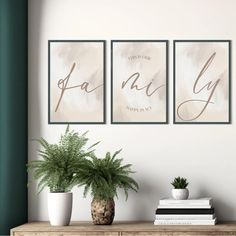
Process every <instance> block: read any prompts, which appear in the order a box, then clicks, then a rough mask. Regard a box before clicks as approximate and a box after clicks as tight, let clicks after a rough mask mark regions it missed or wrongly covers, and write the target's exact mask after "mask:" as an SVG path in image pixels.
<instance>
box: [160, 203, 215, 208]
mask: <svg viewBox="0 0 236 236" xmlns="http://www.w3.org/2000/svg"><path fill="white" fill-rule="evenodd" d="M211 207H212V206H211V205H183V204H178V205H158V207H157V208H159V209H180V208H184V209H194V208H195V209H196V208H198V209H210V208H211Z"/></svg>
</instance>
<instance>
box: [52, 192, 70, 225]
mask: <svg viewBox="0 0 236 236" xmlns="http://www.w3.org/2000/svg"><path fill="white" fill-rule="evenodd" d="M72 202H73V195H72V193H71V192H69V193H48V215H49V221H50V224H51V225H54V226H65V225H69V224H70V218H71V212H72Z"/></svg>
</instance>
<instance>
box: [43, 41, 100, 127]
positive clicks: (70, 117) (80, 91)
mask: <svg viewBox="0 0 236 236" xmlns="http://www.w3.org/2000/svg"><path fill="white" fill-rule="evenodd" d="M48 51H49V59H48V64H49V65H48V66H49V85H48V89H49V101H48V102H49V106H48V107H49V112H48V113H49V117H48V122H49V123H50V124H57V123H58V124H62V123H75V124H99V123H100V124H102V123H105V41H103V40H49V42H48Z"/></svg>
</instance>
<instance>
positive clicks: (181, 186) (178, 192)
mask: <svg viewBox="0 0 236 236" xmlns="http://www.w3.org/2000/svg"><path fill="white" fill-rule="evenodd" d="M171 184H172V185H173V186H174V189H172V196H173V198H174V199H176V200H185V199H188V196H189V191H188V189H187V186H188V181H187V179H185V178H181V177H180V176H179V177H176V178H175V179H174V181H173V182H172V183H171Z"/></svg>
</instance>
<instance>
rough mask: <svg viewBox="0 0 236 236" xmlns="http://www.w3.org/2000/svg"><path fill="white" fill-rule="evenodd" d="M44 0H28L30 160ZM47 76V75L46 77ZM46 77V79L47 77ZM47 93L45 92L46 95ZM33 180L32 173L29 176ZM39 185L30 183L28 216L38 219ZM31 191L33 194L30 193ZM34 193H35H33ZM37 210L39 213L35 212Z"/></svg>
mask: <svg viewBox="0 0 236 236" xmlns="http://www.w3.org/2000/svg"><path fill="white" fill-rule="evenodd" d="M44 5H45V4H44V1H37V0H29V1H28V78H29V79H28V98H29V100H28V121H29V122H28V132H29V133H28V138H29V145H28V156H29V160H32V159H33V158H35V155H33V154H34V153H35V150H36V148H35V145H34V143H33V142H34V141H32V139H33V138H38V137H34V134H40V133H41V127H42V126H41V119H40V114H41V102H40V78H44V76H43V77H42V76H40V73H41V71H40V66H39V65H40V58H41V52H40V46H39V45H40V43H41V40H42V39H41V38H42V23H41V22H42V17H43V16H42V14H43V8H44ZM46 78H47V77H46ZM46 78H45V79H46ZM46 94H47V93H45V95H46ZM35 124H37V125H35ZM28 179H29V180H32V177H31V175H29V177H28ZM36 192H37V186H36V183H35V182H32V181H31V182H30V183H29V189H28V205H29V207H28V218H29V219H31V220H38V219H39V214H40V208H41V205H42V204H43V203H42V199H41V201H40V198H39V195H36V194H35V193H36ZM30 193H31V194H30ZM32 193H33V194H32ZM35 212H37V214H35Z"/></svg>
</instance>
